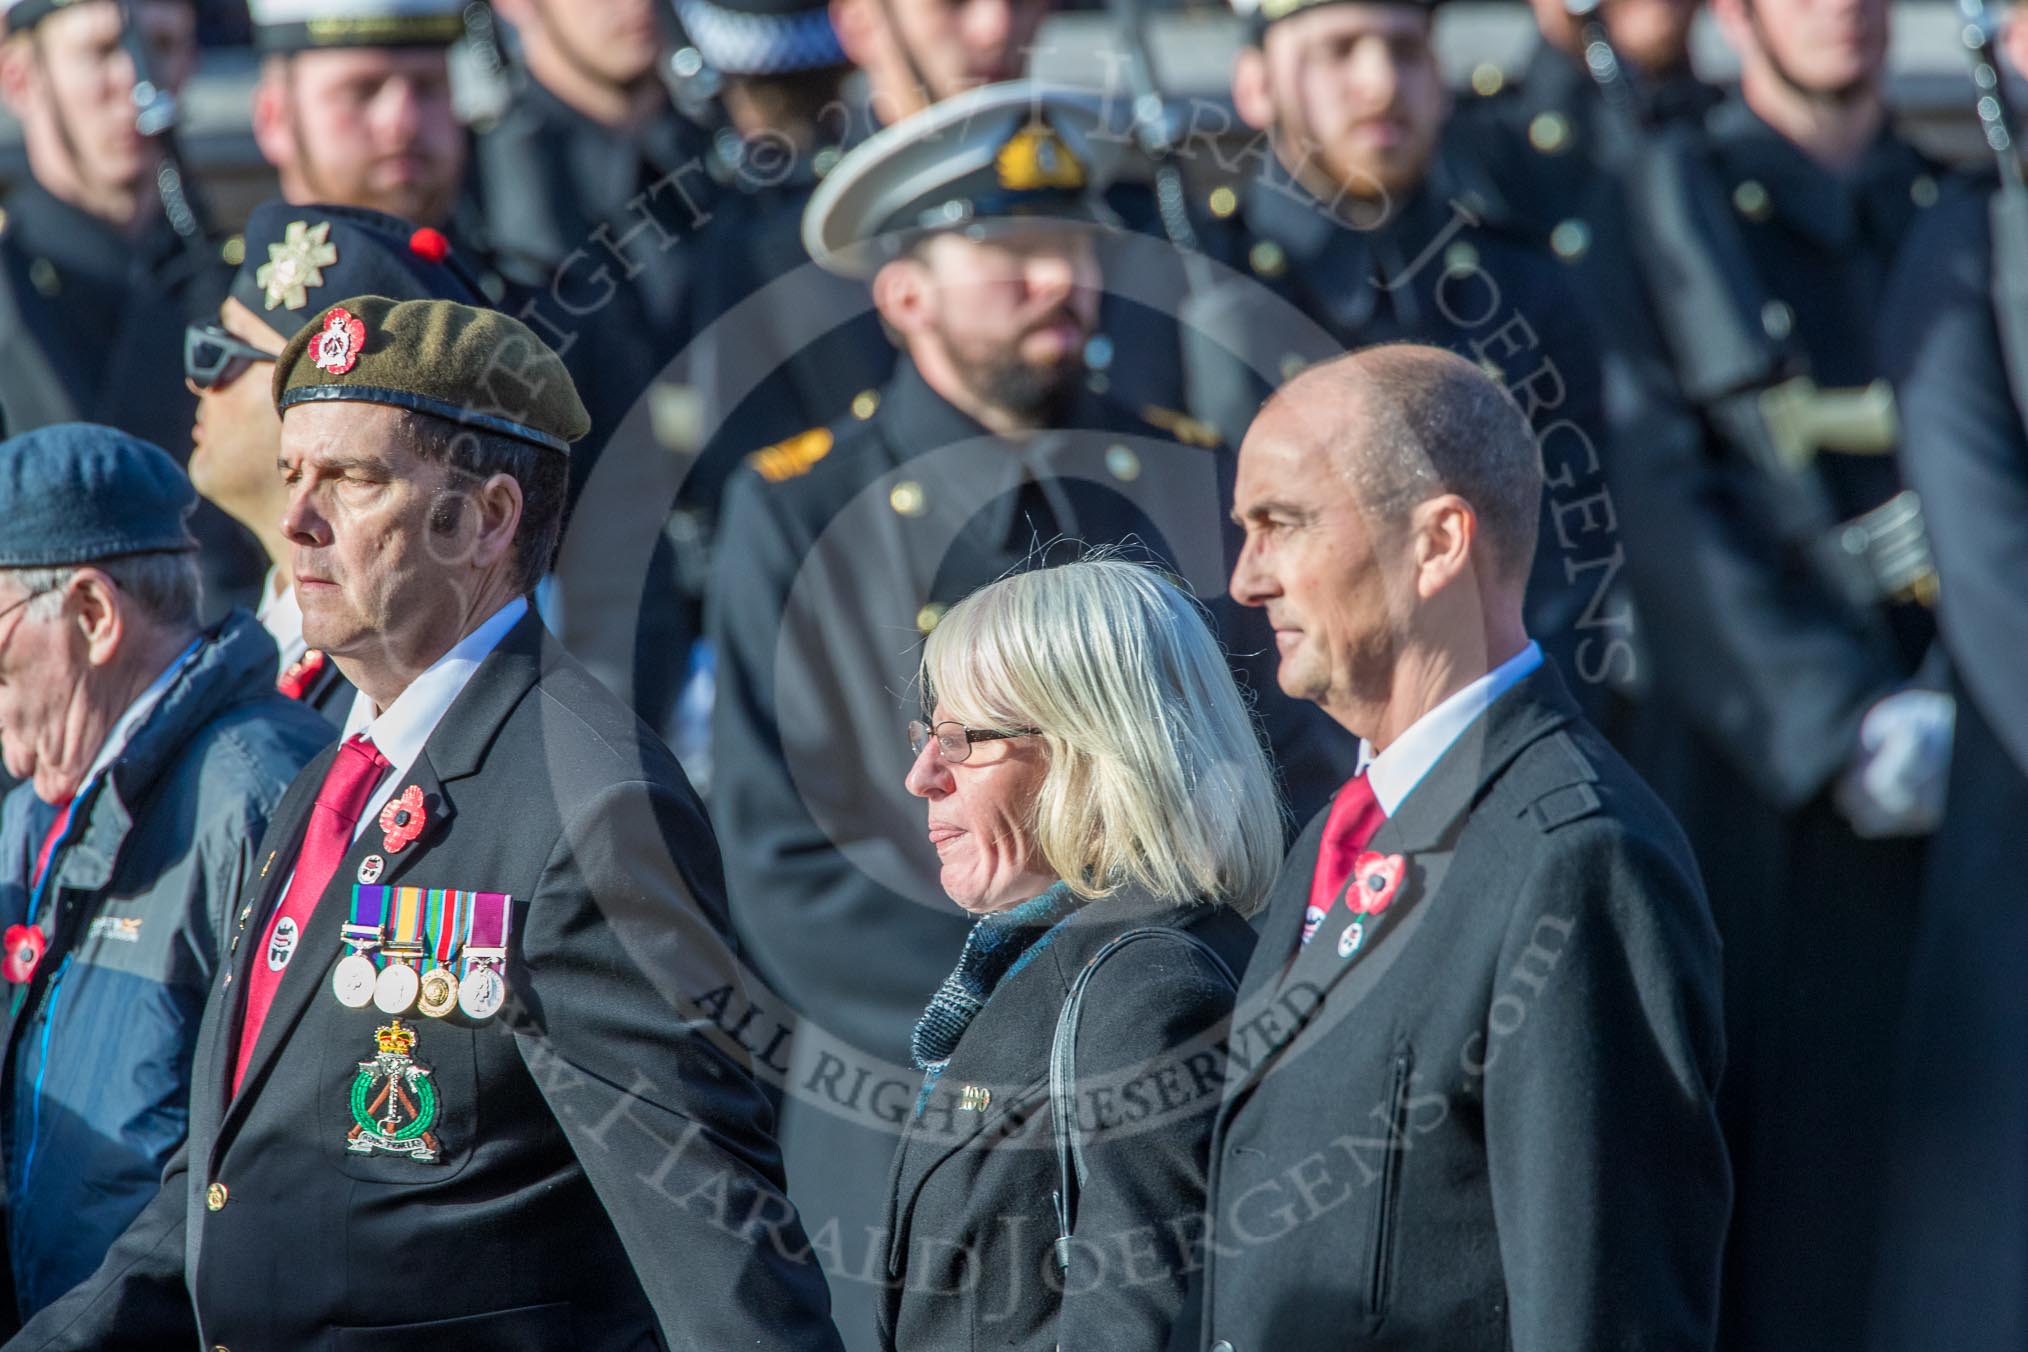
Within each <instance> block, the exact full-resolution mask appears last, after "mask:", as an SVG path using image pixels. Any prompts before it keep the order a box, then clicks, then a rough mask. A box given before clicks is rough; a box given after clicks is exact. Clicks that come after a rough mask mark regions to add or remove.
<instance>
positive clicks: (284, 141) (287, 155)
mask: <svg viewBox="0 0 2028 1352" xmlns="http://www.w3.org/2000/svg"><path fill="white" fill-rule="evenodd" d="M287 62H288V58H287V57H285V56H277V57H271V58H269V59H268V60H266V61H263V62H262V63H261V78H260V80H259V81H258V82H256V83H255V85H254V96H253V136H254V144H255V145H256V146H258V147H259V148H260V152H261V158H262V159H264V160H266V161H267V162H268V163H269V164H272V165H274V166H275V167H276V168H278V169H279V168H281V167H282V166H283V165H285V164H292V163H294V162H295V158H296V146H295V137H293V136H292V135H290V134H289V67H288V64H287Z"/></svg>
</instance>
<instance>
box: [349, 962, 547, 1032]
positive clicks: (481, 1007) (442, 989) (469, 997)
mask: <svg viewBox="0 0 2028 1352" xmlns="http://www.w3.org/2000/svg"><path fill="white" fill-rule="evenodd" d="M331 990H332V993H333V994H335V995H336V996H337V997H338V1003H340V1004H342V1005H344V1006H345V1007H346V1008H348V1009H364V1008H366V1006H367V1005H368V1004H371V1005H372V1006H373V1007H374V1008H375V1009H378V1010H379V1011H380V1012H381V1013H383V1014H407V1013H409V1012H411V1011H413V1010H417V1009H420V1010H421V1011H422V1012H423V1013H424V1014H427V1015H428V1016H429V1017H431V1018H433V1019H441V1018H443V1017H444V1016H445V1015H446V1014H449V1013H450V1012H451V1011H452V1010H454V1009H461V1010H463V1011H464V1012H465V1017H467V1018H470V1019H490V1018H492V1017H493V1016H494V1015H495V1014H498V1013H499V1012H500V1006H501V1005H503V1004H505V1003H506V1001H507V983H506V981H505V980H503V979H502V978H501V976H500V971H499V968H498V966H497V965H496V964H495V962H494V960H492V959H490V958H473V959H471V970H470V971H468V972H466V973H465V979H464V980H463V981H460V980H459V979H458V978H457V977H456V976H454V975H452V973H451V969H450V968H448V967H432V968H430V969H429V970H428V971H427V972H423V973H422V974H420V975H418V974H417V973H416V970H415V967H414V966H413V965H412V964H411V963H410V962H409V960H408V959H407V958H406V957H403V956H400V955H397V954H394V953H389V954H388V963H387V966H385V967H382V968H380V969H378V970H375V968H374V966H373V959H372V958H371V957H369V956H368V955H367V954H365V953H348V954H346V955H345V956H344V957H343V958H341V959H339V961H338V969H337V970H336V971H334V972H333V973H332V974H331Z"/></svg>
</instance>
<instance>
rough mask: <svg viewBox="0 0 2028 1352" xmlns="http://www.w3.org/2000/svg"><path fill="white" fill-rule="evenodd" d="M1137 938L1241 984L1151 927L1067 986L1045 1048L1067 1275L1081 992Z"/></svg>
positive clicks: (1059, 1255) (1060, 1253) (1207, 954)
mask: <svg viewBox="0 0 2028 1352" xmlns="http://www.w3.org/2000/svg"><path fill="white" fill-rule="evenodd" d="M1141 939H1170V940H1173V941H1174V942H1176V943H1179V944H1185V945H1188V946H1189V947H1191V948H1194V949H1196V950H1197V952H1198V953H1199V955H1201V956H1202V957H1203V958H1204V960H1205V961H1206V962H1208V963H1210V964H1211V967H1212V969H1213V970H1214V971H1216V972H1217V973H1218V975H1219V976H1220V977H1221V978H1223V979H1224V981H1225V984H1226V986H1227V987H1228V988H1230V989H1232V990H1238V989H1239V979H1238V978H1237V977H1235V976H1234V975H1233V973H1232V968H1231V967H1229V966H1227V965H1226V961H1225V959H1224V958H1221V957H1219V956H1218V954H1217V953H1216V952H1215V951H1213V949H1212V947H1211V945H1209V944H1207V943H1205V942H1204V941H1203V940H1202V939H1200V938H1198V937H1197V936H1196V935H1194V934H1187V933H1185V932H1184V931H1182V930H1178V929H1166V928H1163V927H1160V926H1152V925H1151V926H1144V927H1142V928H1140V929H1130V930H1128V931H1127V932H1126V933H1124V934H1120V935H1116V936H1114V937H1113V938H1112V939H1110V940H1108V941H1107V943H1106V945H1105V947H1103V948H1101V949H1100V950H1099V951H1098V952H1096V953H1094V954H1092V958H1091V961H1090V962H1087V963H1086V964H1085V965H1084V970H1083V971H1081V972H1079V973H1078V974H1077V980H1075V981H1073V982H1071V983H1070V994H1069V995H1066V996H1065V997H1064V999H1063V1009H1062V1010H1061V1011H1060V1012H1059V1013H1058V1014H1057V1016H1056V1035H1055V1037H1053V1038H1052V1039H1051V1040H1050V1043H1049V1124H1050V1125H1049V1129H1050V1133H1051V1135H1053V1136H1054V1137H1055V1138H1056V1191H1055V1192H1054V1193H1052V1194H1050V1200H1051V1201H1053V1202H1054V1203H1055V1204H1056V1265H1057V1267H1058V1268H1059V1269H1060V1270H1062V1271H1065V1272H1068V1271H1069V1270H1070V1230H1071V1222H1072V1217H1073V1216H1074V1215H1075V1214H1076V1211H1077V1193H1078V1189H1080V1188H1081V1187H1083V1186H1084V1179H1085V1173H1086V1170H1085V1164H1084V1143H1083V1141H1082V1140H1081V1139H1080V1138H1079V1136H1078V1130H1077V1020H1078V1016H1079V1014H1081V1013H1082V1012H1083V1010H1084V992H1085V987H1087V986H1089V985H1090V984H1091V979H1092V977H1093V975H1094V974H1096V973H1097V971H1098V969H1099V967H1100V965H1101V964H1103V963H1104V962H1105V960H1106V959H1107V958H1109V957H1111V956H1112V955H1113V954H1115V953H1117V952H1119V951H1120V950H1121V949H1122V948H1125V947H1126V946H1127V945H1128V944H1131V943H1134V942H1136V941H1137V940H1141Z"/></svg>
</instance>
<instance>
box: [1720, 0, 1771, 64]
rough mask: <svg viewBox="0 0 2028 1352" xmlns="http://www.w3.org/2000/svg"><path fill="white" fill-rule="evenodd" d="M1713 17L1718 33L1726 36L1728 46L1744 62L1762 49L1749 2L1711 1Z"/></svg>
mask: <svg viewBox="0 0 2028 1352" xmlns="http://www.w3.org/2000/svg"><path fill="white" fill-rule="evenodd" d="M1711 17H1712V18H1713V19H1714V20H1716V21H1717V23H1718V31H1719V32H1720V33H1722V34H1724V35H1725V41H1726V45H1728V46H1730V47H1731V48H1732V50H1733V51H1735V52H1737V53H1739V55H1740V58H1741V59H1742V60H1744V59H1745V58H1746V57H1748V56H1750V55H1752V54H1753V53H1754V52H1756V51H1758V50H1759V49H1760V42H1759V39H1757V38H1756V37H1755V36H1754V31H1753V15H1752V13H1751V12H1750V9H1749V5H1748V2H1747V0H1711Z"/></svg>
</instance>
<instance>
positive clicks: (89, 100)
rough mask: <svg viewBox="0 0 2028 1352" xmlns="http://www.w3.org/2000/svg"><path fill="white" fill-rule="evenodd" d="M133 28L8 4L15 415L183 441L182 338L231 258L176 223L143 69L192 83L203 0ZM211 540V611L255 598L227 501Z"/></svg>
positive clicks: (7, 407)
mask: <svg viewBox="0 0 2028 1352" xmlns="http://www.w3.org/2000/svg"><path fill="white" fill-rule="evenodd" d="M132 16H133V18H132V21H133V23H134V24H136V25H137V31H136V32H134V33H133V34H128V33H127V32H126V31H125V29H124V26H123V22H122V15H121V10H120V7H119V6H118V5H116V4H113V3H112V2H111V0H86V3H74V4H67V5H66V4H57V3H55V2H54V0H13V3H8V2H7V0H0V34H4V36H0V101H4V102H5V104H6V106H7V110H8V111H9V112H11V113H12V114H13V115H14V116H15V117H16V118H17V119H19V121H20V123H21V135H22V146H23V149H24V150H25V151H26V152H27V160H28V175H27V177H25V178H23V179H22V180H21V181H20V182H19V183H17V184H16V185H15V186H14V187H13V188H12V189H11V190H10V191H9V192H8V194H7V196H6V199H5V201H4V202H0V426H4V427H5V428H6V430H7V432H8V433H9V434H15V435H18V434H20V433H22V432H26V431H29V430H31V429H33V428H37V427H43V426H47V425H49V424H51V423H59V422H73V421H79V420H84V421H89V422H97V423H104V424H107V425H110V426H114V427H118V428H120V429H121V430H123V431H126V432H131V433H133V434H134V435H135V436H138V437H141V438H142V439H144V440H146V441H149V442H152V443H154V444H156V445H158V446H170V447H181V446H183V445H185V444H186V441H187V438H188V434H189V430H190V414H191V401H190V397H189V395H188V394H187V393H185V391H184V390H183V388H182V380H181V377H182V371H181V368H180V366H179V365H178V362H177V350H176V346H177V345H176V335H177V334H180V333H181V332H182V331H183V325H184V324H185V322H187V321H188V320H190V319H192V318H194V317H196V316H198V315H201V314H204V313H206V312H208V311H210V310H211V309H212V307H214V306H216V305H217V304H218V297H219V296H220V294H222V293H223V291H224V288H225V279H226V275H227V274H226V268H225V265H224V263H223V262H222V261H221V260H220V259H219V257H218V256H217V254H215V253H213V252H210V251H209V249H208V248H203V247H193V246H191V245H188V244H186V243H185V242H184V241H183V240H182V239H181V238H180V237H179V236H178V235H177V233H176V232H175V230H173V229H172V228H171V227H170V224H169V222H168V220H167V218H166V216H165V214H164V212H163V210H162V201H161V198H160V197H159V196H158V195H157V193H156V191H155V187H154V177H155V170H156V166H157V164H158V163H159V155H160V152H159V150H158V148H157V147H156V146H155V145H154V144H153V143H151V142H150V141H149V140H147V139H146V138H144V137H143V136H142V135H141V134H140V133H139V131H138V130H137V129H136V127H135V116H134V115H135V107H134V100H133V92H134V87H135V81H136V79H137V75H136V72H135V69H134V60H133V56H132V54H131V50H130V46H129V44H130V43H131V42H135V41H138V42H139V43H140V44H143V45H144V46H145V48H146V50H147V51H148V53H149V64H150V65H151V66H152V67H153V68H154V69H153V70H152V71H151V72H150V75H151V76H152V78H154V79H155V80H158V81H160V82H161V83H162V84H164V85H165V86H167V87H170V88H180V87H181V86H182V84H183V82H184V80H185V79H186V78H187V77H188V75H189V74H190V71H191V69H192V66H193V65H194V63H195V60H196V56H197V52H196V48H195V45H194V43H193V41H192V32H193V26H194V23H195V17H194V15H193V13H192V9H191V6H190V5H189V4H188V3H187V0H139V3H137V4H135V5H134V6H133V8H132ZM192 530H193V531H194V532H195V533H196V535H197V537H198V539H199V541H200V542H201V543H202V544H203V545H204V547H205V549H204V559H203V562H204V572H205V576H204V582H205V591H206V593H207V595H206V598H205V599H206V605H205V612H204V613H205V614H206V615H207V616H210V617H213V618H216V617H217V616H221V615H223V614H224V613H225V611H226V610H227V609H229V608H230V606H231V605H232V604H233V603H234V602H236V601H247V602H251V600H252V598H253V595H254V587H255V585H256V584H257V583H258V580H259V577H260V569H259V563H258V559H259V554H258V551H257V550H256V549H255V548H254V547H253V545H252V542H251V541H249V540H247V539H246V537H245V534H244V533H243V532H242V531H240V530H239V528H238V527H236V526H234V525H233V524H232V522H230V521H228V520H226V519H225V518H224V517H223V516H221V515H219V513H217V512H216V511H213V510H211V509H209V508H204V509H202V510H200V511H199V512H198V514H197V516H196V517H195V519H194V520H193V521H192Z"/></svg>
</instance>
